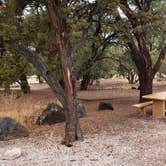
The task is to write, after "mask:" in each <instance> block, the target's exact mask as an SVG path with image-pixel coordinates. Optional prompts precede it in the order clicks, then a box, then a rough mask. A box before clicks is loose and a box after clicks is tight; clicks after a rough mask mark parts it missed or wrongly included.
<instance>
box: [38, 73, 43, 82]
mask: <svg viewBox="0 0 166 166" xmlns="http://www.w3.org/2000/svg"><path fill="white" fill-rule="evenodd" d="M37 78H38V80H39V84H42V83H43V80H42V77H41V75H39V74H38V75H37Z"/></svg>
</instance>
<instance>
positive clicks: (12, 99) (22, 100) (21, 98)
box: [0, 91, 57, 127]
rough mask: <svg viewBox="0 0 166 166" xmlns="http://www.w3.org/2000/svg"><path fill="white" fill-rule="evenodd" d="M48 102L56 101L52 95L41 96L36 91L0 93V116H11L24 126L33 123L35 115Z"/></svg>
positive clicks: (29, 125)
mask: <svg viewBox="0 0 166 166" xmlns="http://www.w3.org/2000/svg"><path fill="white" fill-rule="evenodd" d="M48 102H57V101H56V99H54V98H52V95H50V97H49V95H48V96H43V95H42V93H41V94H40V92H38V91H36V92H32V94H28V95H21V94H20V93H16V92H12V93H11V94H10V95H6V96H5V95H4V94H3V93H1V94H0V118H2V117H11V118H13V119H15V120H16V121H17V122H19V123H21V124H22V125H24V126H26V127H31V125H33V124H35V122H36V119H37V117H38V116H39V114H40V113H41V112H42V111H43V109H44V108H45V106H46V105H47V103H48Z"/></svg>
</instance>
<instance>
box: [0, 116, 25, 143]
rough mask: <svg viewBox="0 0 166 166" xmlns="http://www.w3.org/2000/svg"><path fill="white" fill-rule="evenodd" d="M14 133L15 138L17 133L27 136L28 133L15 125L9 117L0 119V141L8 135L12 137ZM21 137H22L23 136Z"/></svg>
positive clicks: (20, 126)
mask: <svg viewBox="0 0 166 166" xmlns="http://www.w3.org/2000/svg"><path fill="white" fill-rule="evenodd" d="M14 132H15V136H16V135H17V133H19V134H18V135H20V134H23V135H24V134H25V135H24V136H27V135H28V131H27V129H26V128H25V127H23V126H22V125H21V124H19V123H17V122H16V121H15V120H14V119H11V118H9V117H5V118H0V140H1V141H3V140H4V139H5V138H7V137H8V136H9V135H12V134H13V133H14ZM23 135H22V136H23Z"/></svg>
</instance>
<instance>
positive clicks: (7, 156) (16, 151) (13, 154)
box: [0, 148, 22, 160]
mask: <svg viewBox="0 0 166 166" xmlns="http://www.w3.org/2000/svg"><path fill="white" fill-rule="evenodd" d="M21 155H22V150H21V148H13V149H10V150H6V151H5V152H4V153H3V154H0V159H1V160H14V159H16V158H19V157H20V156H21Z"/></svg>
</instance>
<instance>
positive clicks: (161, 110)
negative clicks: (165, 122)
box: [133, 92, 166, 118]
mask: <svg viewBox="0 0 166 166" xmlns="http://www.w3.org/2000/svg"><path fill="white" fill-rule="evenodd" d="M143 98H144V99H150V100H152V101H150V102H145V103H139V104H135V105H133V107H137V108H140V109H141V110H143V112H144V115H146V107H147V106H150V105H152V116H154V117H159V118H164V117H165V114H166V104H165V103H166V92H160V93H153V94H149V95H145V96H143Z"/></svg>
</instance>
